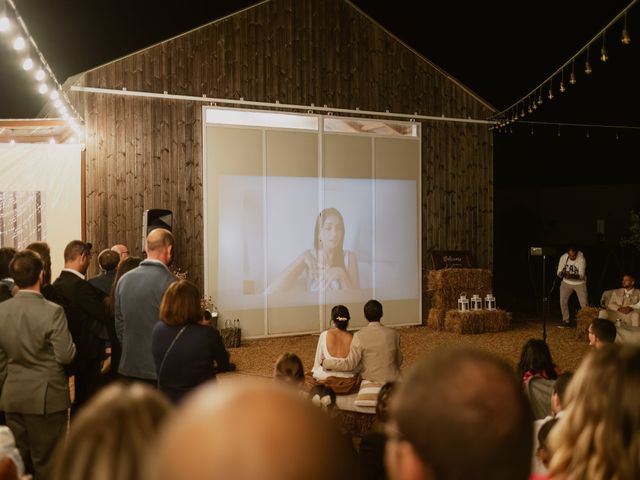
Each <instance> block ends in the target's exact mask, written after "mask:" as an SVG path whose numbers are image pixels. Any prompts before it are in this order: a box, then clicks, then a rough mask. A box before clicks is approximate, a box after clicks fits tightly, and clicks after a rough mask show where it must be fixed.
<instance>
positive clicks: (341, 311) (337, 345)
mask: <svg viewBox="0 0 640 480" xmlns="http://www.w3.org/2000/svg"><path fill="white" fill-rule="evenodd" d="M350 318H351V317H350V315H349V309H348V308H347V307H345V306H344V305H336V306H335V307H333V308H332V309H331V322H332V324H333V326H332V327H331V328H329V329H328V330H325V331H324V332H322V333H321V334H320V338H319V339H318V346H317V348H316V358H315V360H314V362H313V370H312V371H311V373H312V375H313V381H314V382H315V383H322V384H324V385H327V386H330V387H332V388H333V390H334V391H335V392H336V393H338V394H340V393H342V394H344V393H350V392H351V391H352V390H354V388H357V383H358V379H359V378H358V372H355V371H353V372H335V371H327V370H325V369H324V368H323V367H322V361H323V360H324V359H325V358H345V357H346V356H347V355H348V354H349V349H350V348H351V340H352V339H353V335H351V333H350V332H348V331H347V327H348V326H349V319H350Z"/></svg>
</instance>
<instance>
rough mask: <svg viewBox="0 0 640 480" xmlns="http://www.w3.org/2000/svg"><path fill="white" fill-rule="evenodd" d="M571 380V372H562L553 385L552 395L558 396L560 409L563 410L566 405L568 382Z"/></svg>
mask: <svg viewBox="0 0 640 480" xmlns="http://www.w3.org/2000/svg"><path fill="white" fill-rule="evenodd" d="M572 378H573V372H564V373H562V374H560V375H558V378H557V379H556V382H555V383H554V385H553V394H554V395H557V396H558V401H559V402H560V407H561V408H562V409H564V407H565V405H566V399H567V398H566V393H567V387H568V386H569V382H570V381H571V379H572Z"/></svg>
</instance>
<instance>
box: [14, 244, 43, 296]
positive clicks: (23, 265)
mask: <svg viewBox="0 0 640 480" xmlns="http://www.w3.org/2000/svg"><path fill="white" fill-rule="evenodd" d="M42 268H43V263H42V259H41V258H40V255H38V254H37V253H36V252H34V251H32V250H21V251H19V252H18V253H16V254H15V255H14V256H13V260H11V263H9V274H10V276H11V278H13V281H14V282H16V285H17V286H18V288H29V287H33V286H34V285H35V284H36V283H38V279H39V278H40V273H41V272H42Z"/></svg>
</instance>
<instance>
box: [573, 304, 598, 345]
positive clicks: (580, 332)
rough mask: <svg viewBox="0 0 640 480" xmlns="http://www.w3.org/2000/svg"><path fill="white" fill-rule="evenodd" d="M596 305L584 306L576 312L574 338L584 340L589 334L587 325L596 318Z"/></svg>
mask: <svg viewBox="0 0 640 480" xmlns="http://www.w3.org/2000/svg"><path fill="white" fill-rule="evenodd" d="M599 311H600V309H599V308H597V307H584V308H581V309H580V310H578V313H576V340H586V339H587V338H588V334H589V325H591V322H593V321H594V320H595V319H596V318H598V312H599Z"/></svg>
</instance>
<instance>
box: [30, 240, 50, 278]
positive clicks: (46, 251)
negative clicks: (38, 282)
mask: <svg viewBox="0 0 640 480" xmlns="http://www.w3.org/2000/svg"><path fill="white" fill-rule="evenodd" d="M27 250H32V251H34V252H36V253H37V254H38V255H40V258H42V263H43V264H44V267H43V269H44V278H43V281H42V284H43V285H49V284H50V283H51V249H50V248H49V244H48V243H47V242H33V243H30V244H29V245H27Z"/></svg>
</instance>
